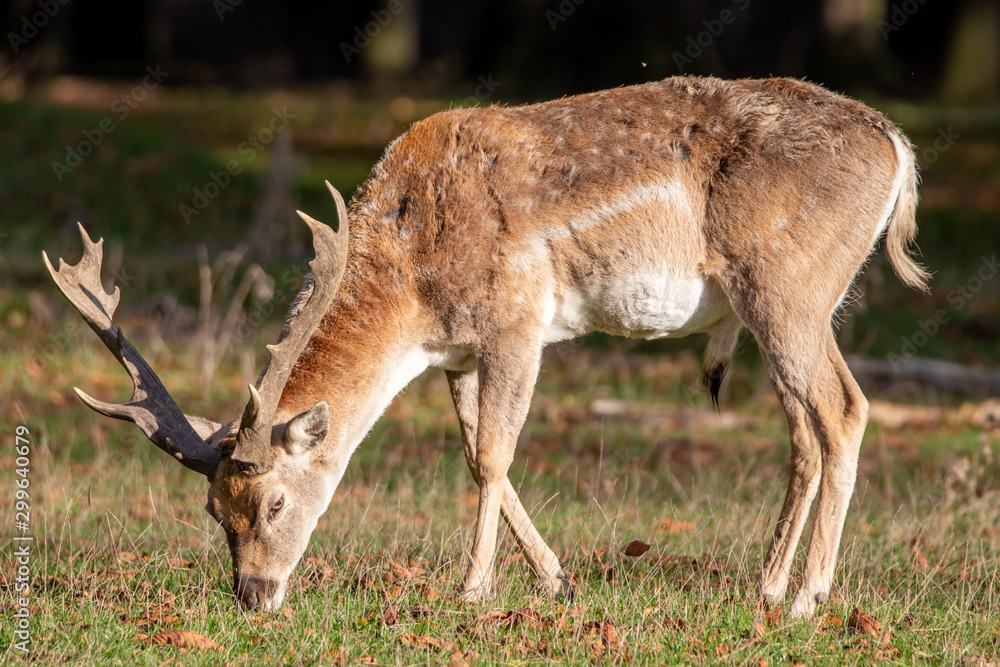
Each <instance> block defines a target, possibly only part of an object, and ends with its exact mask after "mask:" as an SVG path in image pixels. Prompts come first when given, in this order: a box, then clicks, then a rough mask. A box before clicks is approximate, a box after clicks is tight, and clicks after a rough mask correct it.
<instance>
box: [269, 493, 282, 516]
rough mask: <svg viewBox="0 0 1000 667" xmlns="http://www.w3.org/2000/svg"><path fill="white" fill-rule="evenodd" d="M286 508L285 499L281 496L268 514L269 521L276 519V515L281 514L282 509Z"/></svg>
mask: <svg viewBox="0 0 1000 667" xmlns="http://www.w3.org/2000/svg"><path fill="white" fill-rule="evenodd" d="M284 506H285V497H284V496H281V497H280V498H278V499H277V500H276V501H274V504H273V505H271V509H270V511H269V512H268V520H270V519H273V518H274V517H275V515H276V514H277V513H278V512H280V511H281V508H282V507H284Z"/></svg>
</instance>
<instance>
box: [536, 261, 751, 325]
mask: <svg viewBox="0 0 1000 667" xmlns="http://www.w3.org/2000/svg"><path fill="white" fill-rule="evenodd" d="M544 311H545V325H546V330H545V341H546V342H555V341H558V340H565V339H567V338H573V337H576V336H579V335H582V334H585V333H589V332H591V331H603V332H605V333H609V334H613V335H617V336H628V337H630V338H646V339H652V338H664V337H667V336H675V337H680V336H687V335H689V334H692V333H698V332H703V331H709V330H711V329H712V328H714V326H715V325H716V324H718V323H719V322H720V321H721V320H723V319H725V318H727V316H729V315H730V314H731V312H732V309H731V307H730V305H729V301H728V300H727V299H726V296H725V294H723V292H722V290H721V289H719V287H718V285H717V284H715V282H714V281H712V280H711V279H706V278H703V277H700V276H697V275H679V274H676V273H673V272H670V271H667V270H640V271H633V272H627V273H624V274H623V275H616V276H604V277H602V278H600V279H597V280H594V281H589V282H588V283H587V284H585V285H580V286H577V287H575V288H571V289H566V290H562V291H561V292H557V291H553V292H552V293H551V294H550V295H549V296H548V297H547V298H546V303H545V304H544Z"/></svg>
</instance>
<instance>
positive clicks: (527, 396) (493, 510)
mask: <svg viewBox="0 0 1000 667" xmlns="http://www.w3.org/2000/svg"><path fill="white" fill-rule="evenodd" d="M540 357H541V341H540V340H538V336H537V335H532V332H530V331H528V332H526V331H525V330H523V329H514V330H509V331H505V332H502V333H501V334H499V335H498V336H497V337H496V338H495V339H494V340H492V341H491V342H490V343H488V344H487V346H486V347H485V348H484V349H483V350H482V351H481V352H480V355H479V373H478V381H479V396H478V399H479V410H478V415H477V420H476V440H475V442H476V449H475V472H474V474H475V475H476V477H477V481H478V482H479V512H478V514H477V517H476V533H475V538H474V541H473V544H472V558H471V562H470V563H469V569H468V571H467V572H466V574H465V579H464V581H463V583H462V596H463V597H464V598H465V599H467V600H480V599H485V598H487V597H489V595H490V592H491V588H492V585H493V560H494V556H495V552H496V541H497V523H498V521H499V519H500V509H501V507H502V505H503V502H504V499H505V497H506V496H507V490H508V489H510V490H511V491H513V489H512V487H511V485H510V480H509V479H507V471H508V469H509V468H510V464H511V462H512V461H513V459H514V449H515V447H516V446H517V437H518V435H519V434H520V431H521V427H522V426H523V425H524V420H525V417H526V416H527V414H528V407H529V406H530V404H531V394H532V391H533V389H534V385H535V379H536V377H537V375H538V362H539V359H540ZM521 511H522V512H523V511H524V510H523V508H522V510H521ZM524 518H525V519H527V516H526V515H525V517H524ZM528 522H529V523H530V519H529V520H528ZM516 525H522V522H520V521H519V522H517V524H516ZM540 539H541V538H539V540H540ZM553 560H554V558H553Z"/></svg>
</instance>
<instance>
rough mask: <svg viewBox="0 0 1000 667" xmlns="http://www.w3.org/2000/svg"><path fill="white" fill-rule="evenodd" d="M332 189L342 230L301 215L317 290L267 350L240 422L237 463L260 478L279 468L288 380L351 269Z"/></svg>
mask: <svg viewBox="0 0 1000 667" xmlns="http://www.w3.org/2000/svg"><path fill="white" fill-rule="evenodd" d="M326 187H327V188H328V189H329V190H330V196H332V197H333V201H334V203H335V204H336V207H337V223H336V227H337V228H336V229H335V230H334V229H331V228H330V227H328V226H326V225H324V224H323V223H322V222H320V221H318V220H316V219H314V218H312V217H310V216H308V215H306V214H305V213H303V212H302V211H297V213H298V214H299V216H300V217H301V218H302V219H303V220H305V222H306V224H307V225H309V228H310V229H311V230H312V233H313V247H314V248H315V250H316V259H314V260H313V261H311V262H310V263H309V267H310V268H311V269H312V291H311V293H310V294H309V300H308V302H307V303H306V304H305V305H304V306H303V307H302V309H301V310H300V311H299V312H298V314H296V316H295V317H294V318H293V319H292V320H291V321H290V322H289V323H288V331H287V333H286V335H285V337H284V338H283V339H282V340H281V341H280V342H279V343H278V344H277V345H268V346H267V350H268V352H270V353H271V358H270V360H269V361H268V362H267V366H266V367H265V368H264V372H263V373H261V376H260V379H259V380H258V381H257V386H256V387H254V386H252V385H251V386H250V401H249V402H248V403H247V406H246V409H245V410H244V411H243V418H242V419H241V420H240V430H239V433H238V434H237V436H236V448H235V449H234V450H233V454H232V459H233V460H234V461H236V462H237V465H239V467H240V469H241V470H242V471H243V472H244V473H246V474H248V475H259V474H262V473H265V472H267V471H268V470H270V469H271V468H273V467H274V453H273V451H272V449H271V426H272V424H273V423H274V415H275V413H276V412H277V409H278V401H279V399H280V398H281V392H282V391H283V390H284V388H285V383H286V382H288V376H289V375H290V374H291V372H292V368H293V367H294V366H295V361H296V360H297V359H298V358H299V355H300V354H302V350H304V349H305V347H306V345H307V344H308V343H309V339H310V338H311V337H312V334H313V333H314V332H315V331H316V328H317V327H318V326H319V324H320V321H321V320H322V319H323V316H324V315H325V314H326V312H327V310H329V308H330V305H331V304H332V303H333V300H334V298H335V297H336V295H337V288H338V287H339V286H340V280H341V278H342V277H343V275H344V268H345V267H346V266H347V236H348V232H347V206H346V205H345V204H344V199H343V197H341V196H340V193H339V192H337V189H336V188H334V187H333V186H332V185H330V182H329V181H327V183H326Z"/></svg>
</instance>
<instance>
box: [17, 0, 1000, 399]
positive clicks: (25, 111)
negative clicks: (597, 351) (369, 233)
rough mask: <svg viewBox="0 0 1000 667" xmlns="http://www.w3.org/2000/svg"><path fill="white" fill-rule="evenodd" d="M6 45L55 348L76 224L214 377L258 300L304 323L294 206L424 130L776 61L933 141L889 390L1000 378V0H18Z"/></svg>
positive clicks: (24, 288)
mask: <svg viewBox="0 0 1000 667" xmlns="http://www.w3.org/2000/svg"><path fill="white" fill-rule="evenodd" d="M0 34H2V35H3V37H4V40H3V44H2V45H0V47H2V48H0V275H2V276H3V291H2V292H0V297H2V298H0V318H3V319H2V321H3V322H4V323H5V324H6V329H7V330H8V332H10V334H11V335H17V332H20V333H21V334H22V335H30V336H31V337H33V338H34V337H35V336H38V335H39V333H41V339H42V340H44V341H47V342H46V344H47V345H48V349H52V350H58V351H61V352H69V351H70V348H71V347H72V345H75V344H77V343H78V342H79V339H78V336H77V335H76V334H73V335H71V336H67V335H65V332H64V331H63V329H64V328H65V325H62V324H61V323H62V322H65V321H66V319H65V318H66V316H67V315H68V313H67V311H66V309H65V308H64V306H63V302H62V300H61V299H60V298H59V296H58V294H57V293H55V290H54V289H53V288H52V286H51V284H50V283H49V282H48V277H47V276H46V275H45V274H44V272H43V268H42V265H41V263H40V262H39V261H38V256H39V251H40V250H41V249H43V248H44V249H47V250H48V251H49V253H50V255H53V256H60V255H62V256H66V257H67V258H73V257H76V256H77V255H76V253H77V252H78V248H79V245H78V243H79V242H78V239H77V237H76V231H75V223H76V222H77V221H78V220H79V221H82V222H84V224H86V225H87V227H88V229H90V230H91V232H92V234H93V235H94V236H95V238H97V237H99V236H104V237H105V238H107V239H109V244H110V247H109V258H108V260H107V262H106V265H107V267H108V268H107V275H115V276H117V278H118V282H119V284H123V285H124V289H125V292H126V296H125V297H124V298H123V304H126V305H123V311H122V312H123V315H126V316H127V315H128V313H129V310H128V306H127V304H132V306H133V308H134V312H135V313H136V314H137V315H138V316H141V317H143V318H146V319H148V318H153V320H154V326H152V327H151V328H150V331H151V332H152V333H153V334H154V335H156V336H164V337H166V338H181V339H183V338H185V337H188V336H200V337H201V338H202V339H203V340H212V341H216V342H213V343H202V344H201V345H202V347H205V346H209V347H212V348H213V350H214V351H213V352H212V353H211V354H208V355H207V356H208V357H209V360H208V361H206V362H205V364H204V368H205V370H204V376H205V377H206V379H207V377H209V376H211V374H212V371H211V370H210V369H212V368H215V367H217V364H218V363H220V360H221V359H222V358H223V357H225V353H226V350H227V349H229V347H230V346H229V344H228V342H218V341H228V340H230V339H238V340H240V341H245V342H254V341H255V340H256V338H254V339H253V341H251V340H250V339H249V338H248V337H247V336H243V337H240V336H239V335H236V334H235V333H234V332H236V330H237V329H239V328H240V324H241V323H243V324H246V322H248V321H249V320H250V317H251V315H253V314H254V313H257V314H258V315H260V313H264V315H263V317H265V319H267V320H268V321H269V322H271V323H272V324H273V323H274V322H277V321H280V318H281V316H282V314H283V313H284V311H285V309H286V307H287V301H288V299H289V298H290V295H291V294H292V293H294V286H293V285H283V284H282V281H281V280H280V278H278V277H279V276H281V275H283V274H284V273H285V272H286V271H287V269H288V267H289V266H295V265H296V263H300V262H301V261H302V260H303V259H304V258H307V257H308V256H309V253H308V243H309V239H308V234H307V233H306V231H305V228H304V226H303V225H301V224H300V222H299V221H298V219H297V218H296V217H295V216H294V214H293V211H294V209H295V208H296V207H303V208H305V209H307V210H310V211H313V212H315V213H316V214H317V215H318V216H319V217H320V218H324V217H326V218H328V217H329V214H330V206H329V203H328V201H327V198H326V195H325V192H324V189H323V187H322V182H323V180H324V179H330V180H331V181H332V182H333V183H334V184H335V185H336V186H338V187H339V188H341V190H342V191H344V192H345V194H347V195H349V194H350V193H351V192H353V190H354V189H355V188H356V187H357V186H358V184H360V183H361V181H363V180H364V178H365V177H366V176H367V174H368V172H369V170H370V169H371V166H372V165H373V164H374V162H375V161H376V160H377V159H378V156H379V155H380V153H381V151H382V150H383V148H384V146H385V145H386V144H387V143H388V142H389V141H391V140H392V139H393V138H394V137H395V136H397V135H398V134H399V133H401V132H402V131H404V130H405V128H406V127H407V126H408V125H409V124H410V123H412V122H413V121H415V120H417V119H419V118H421V117H425V116H427V115H430V114H431V113H434V112H436V111H439V110H442V109H446V108H449V107H451V106H456V105H474V104H492V103H501V104H519V103H524V102H532V101H539V100H545V99H551V98H555V97H559V96H563V95H568V94H574V93H579V92H585V91H591V90H597V89H601V88H606V87H614V86H621V85H628V84H633V83H639V82H644V81H649V80H655V79H660V78H664V77H667V76H673V75H677V74H696V75H715V76H721V77H758V76H771V75H774V76H792V77H801V78H805V79H808V80H811V81H814V82H816V83H820V84H823V85H826V86H828V87H830V88H831V89H833V90H837V91H840V92H845V93H847V94H849V95H853V96H855V97H858V98H860V99H862V100H863V101H865V102H867V103H869V104H870V105H872V106H874V107H875V108H878V109H880V110H882V111H884V112H885V113H887V114H888V115H889V116H890V117H891V118H892V119H893V120H894V121H895V122H897V123H899V124H900V125H901V126H902V127H903V128H904V130H905V131H906V132H907V133H908V134H909V135H910V137H911V138H912V139H913V141H914V142H915V144H916V145H917V155H918V160H919V163H920V168H921V171H922V174H923V186H922V190H921V195H922V206H921V208H920V211H919V221H918V222H919V225H920V230H921V231H920V235H919V237H918V242H919V244H920V246H921V248H922V250H923V252H924V261H925V262H926V263H927V264H928V265H929V266H930V268H931V269H932V270H933V271H934V272H935V280H934V283H933V293H932V294H931V295H929V296H925V295H918V294H915V293H912V292H907V291H906V290H904V289H903V288H902V287H901V286H900V285H899V283H898V281H896V280H895V278H893V277H891V272H890V271H889V269H888V266H887V265H886V264H885V263H884V262H882V260H881V254H877V255H876V256H875V257H874V259H873V261H872V265H871V267H870V268H869V270H868V271H867V272H866V273H865V274H864V276H863V277H862V279H861V280H860V286H861V287H862V288H863V292H864V296H859V297H858V298H857V299H856V300H855V301H854V302H853V303H852V304H851V305H850V307H849V308H848V310H847V312H846V316H845V322H844V324H842V325H841V329H840V333H839V335H840V338H841V343H842V345H843V346H844V347H845V349H846V350H847V351H848V352H851V353H857V354H859V355H863V356H865V357H867V358H874V359H889V360H890V361H892V362H893V363H892V364H890V365H889V366H885V365H882V366H877V365H876V366H871V365H869V366H868V367H867V371H866V373H867V374H869V375H871V378H873V379H872V381H871V382H870V383H868V386H869V387H870V386H872V385H876V386H879V387H881V388H884V385H886V383H887V382H888V381H889V380H892V379H893V378H895V379H896V380H900V381H904V383H905V382H909V381H911V380H912V381H914V382H916V385H917V386H918V387H926V386H927V385H928V382H929V386H930V387H931V388H932V389H933V390H934V391H938V390H947V391H948V392H952V391H956V392H957V393H959V394H968V393H971V394H977V395H983V394H994V393H996V392H997V391H998V390H1000V381H998V379H997V376H996V375H995V374H992V373H991V372H988V371H989V370H990V369H992V368H995V367H997V366H998V365H1000V342H998V341H1000V322H998V319H997V312H998V305H1000V289H998V283H1000V281H996V280H994V277H995V275H996V272H997V271H996V268H995V264H996V262H995V260H992V263H991V258H992V257H993V253H994V251H995V249H996V248H997V246H998V240H1000V229H998V225H997V217H998V215H1000V166H998V165H1000V3H997V2H995V1H994V0H953V1H945V0H810V1H801V0H797V1H790V0H789V1H775V2H765V1H764V0H687V1H685V2H652V1H645V0H622V1H619V2H602V1H600V0H519V1H508V2H493V1H490V2H459V1H456V0H376V1H341V2H304V1H297V2H274V1H267V0H212V1H209V0H129V1H125V0H105V1H102V2H97V1H96V0H17V1H12V2H3V3H0ZM199 267H200V268H199ZM991 267H992V268H991ZM206 272H207V273H206ZM206 276H209V278H208V280H209V284H207V285H206V282H205V281H206ZM282 288H283V289H282ZM956 290H959V291H958V292H956ZM261 304H265V305H266V306H267V307H266V308H263V307H262V306H261ZM890 306H891V307H890ZM264 311H266V312H264ZM936 313H937V314H940V313H943V315H942V316H941V317H939V318H938V320H944V321H943V322H938V324H937V325H935V323H934V322H933V321H929V320H927V318H928V317H930V318H932V319H933V318H934V317H935V314H936ZM257 319H260V317H258V318H257ZM928 322H929V323H928ZM61 327H62V328H61ZM930 328H933V332H931V333H929V329H930ZM244 329H246V330H248V331H251V332H252V335H253V336H255V337H256V336H258V331H257V329H258V327H257V326H256V325H254V326H251V327H245V326H244ZM53 331H54V332H55V333H52V332H53ZM264 331H265V334H266V335H265V336H264V338H265V339H266V338H267V336H270V335H271V334H272V333H273V332H272V331H271V330H270V329H268V328H267V327H264ZM60 332H62V334H63V335H62V336H61V337H60ZM248 335H249V334H248ZM69 341H72V343H71V342H69ZM587 344H588V345H597V346H602V345H605V344H607V342H606V341H604V340H603V339H602V338H600V337H595V338H592V339H591V340H590V341H589V342H588V343H587ZM628 345H630V346H631V345H633V344H631V343H629V344H628ZM634 345H640V344H634ZM691 345H692V343H690V342H684V343H675V342H663V343H655V344H646V343H643V344H641V345H640V347H638V348H636V349H638V350H640V351H660V350H666V351H671V350H677V349H682V348H686V347H687V346H691ZM693 345H694V346H695V347H694V348H692V349H697V348H700V346H701V343H700V342H695V343H694V344H693ZM642 346H646V347H642ZM750 347H755V346H750ZM632 349H633V347H628V350H630V351H631V350H632ZM747 354H748V356H747V359H748V361H749V363H750V365H751V366H753V365H754V364H755V363H756V361H755V359H756V356H755V355H756V351H755V350H750V351H749V352H748V353H747ZM913 358H918V361H919V359H923V358H931V359H939V360H947V361H949V362H954V363H957V364H961V365H962V368H967V367H970V368H972V369H973V370H974V374H973V375H968V374H966V373H965V372H964V371H963V370H962V369H961V368H957V367H934V366H931V367H927V366H926V365H923V364H922V363H916V362H914V363H910V362H913ZM901 360H902V361H903V362H906V364H901V363H899V362H900V361H901ZM758 361H759V360H758ZM858 363H860V362H858ZM255 364H258V365H259V360H258V359H252V360H244V362H242V366H243V368H244V374H247V375H252V374H253V373H252V371H250V370H248V369H250V368H251V367H253V366H254V365H255ZM903 366H906V368H903ZM902 371H906V373H904V374H903V375H900V373H901V372H902ZM981 371H982V372H981ZM954 373H958V375H957V376H956V375H954ZM942 374H943V375H942ZM949 374H951V375H949ZM928 378H930V379H929V380H928ZM956 378H957V379H956ZM889 383H890V384H892V383H891V382H889ZM863 384H864V383H863ZM911 388H912V387H911ZM918 393H919V391H918Z"/></svg>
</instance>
